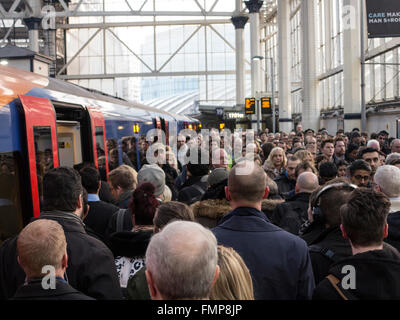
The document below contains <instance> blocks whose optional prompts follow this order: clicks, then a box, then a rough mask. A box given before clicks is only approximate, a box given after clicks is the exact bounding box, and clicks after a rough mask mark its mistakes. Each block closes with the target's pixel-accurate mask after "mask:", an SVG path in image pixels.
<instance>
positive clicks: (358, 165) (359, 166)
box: [349, 159, 372, 176]
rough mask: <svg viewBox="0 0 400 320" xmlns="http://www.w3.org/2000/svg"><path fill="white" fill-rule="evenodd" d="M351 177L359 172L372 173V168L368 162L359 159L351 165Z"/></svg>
mask: <svg viewBox="0 0 400 320" xmlns="http://www.w3.org/2000/svg"><path fill="white" fill-rule="evenodd" d="M349 170H350V175H351V176H353V175H354V173H355V172H356V171H357V170H365V171H368V172H371V171H372V170H371V166H370V165H369V164H368V162H367V161H365V160H363V159H358V160H356V161H354V162H353V163H352V164H351V165H350V168H349Z"/></svg>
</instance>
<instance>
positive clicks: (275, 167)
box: [263, 147, 287, 177]
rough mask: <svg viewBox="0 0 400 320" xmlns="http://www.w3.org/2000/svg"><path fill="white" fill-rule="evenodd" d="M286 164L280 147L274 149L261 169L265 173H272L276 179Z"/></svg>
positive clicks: (283, 152)
mask: <svg viewBox="0 0 400 320" xmlns="http://www.w3.org/2000/svg"><path fill="white" fill-rule="evenodd" d="M286 163H287V159H286V155H285V151H283V149H282V148H280V147H275V148H273V149H272V150H271V152H270V154H269V156H268V159H267V160H266V161H265V162H264V165H263V168H264V170H266V171H272V173H273V175H274V176H275V177H277V176H279V175H280V174H281V173H283V172H284V171H285V168H286Z"/></svg>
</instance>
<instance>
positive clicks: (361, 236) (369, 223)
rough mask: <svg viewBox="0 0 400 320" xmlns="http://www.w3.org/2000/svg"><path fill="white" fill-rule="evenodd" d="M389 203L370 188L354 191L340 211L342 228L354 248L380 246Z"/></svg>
mask: <svg viewBox="0 0 400 320" xmlns="http://www.w3.org/2000/svg"><path fill="white" fill-rule="evenodd" d="M389 209H390V201H389V199H388V197H387V196H386V195H384V194H383V193H382V192H376V191H374V190H372V189H370V188H358V189H356V190H354V191H353V192H352V193H351V194H350V197H349V199H348V202H347V203H346V204H345V205H343V206H342V207H341V209H340V215H341V218H342V224H343V228H344V230H345V231H346V234H347V236H348V237H349V239H350V240H351V242H352V243H353V244H354V245H355V246H370V245H375V244H381V243H382V240H383V229H384V226H385V224H386V218H387V216H388V214H389Z"/></svg>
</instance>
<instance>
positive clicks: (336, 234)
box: [309, 226, 352, 285]
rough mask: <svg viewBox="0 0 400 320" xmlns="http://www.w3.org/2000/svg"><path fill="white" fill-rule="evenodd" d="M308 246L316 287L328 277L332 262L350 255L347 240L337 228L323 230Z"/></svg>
mask: <svg viewBox="0 0 400 320" xmlns="http://www.w3.org/2000/svg"><path fill="white" fill-rule="evenodd" d="M309 246H310V247H309V248H310V257H311V263H312V267H313V273H314V279H315V284H316V285H317V284H318V283H320V282H321V281H322V280H323V279H324V278H325V277H326V276H327V275H328V273H329V269H330V267H331V265H332V264H333V263H334V262H336V261H339V260H340V259H343V258H347V257H350V256H351V255H352V251H351V246H350V243H349V240H347V239H344V238H343V236H342V231H341V230H340V227H339V226H337V227H333V228H329V229H324V230H323V231H322V232H321V233H320V235H319V237H318V238H317V239H315V240H314V241H311V242H310V244H309ZM327 250H330V251H327ZM331 254H333V256H331Z"/></svg>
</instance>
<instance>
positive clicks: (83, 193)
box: [82, 188, 89, 216]
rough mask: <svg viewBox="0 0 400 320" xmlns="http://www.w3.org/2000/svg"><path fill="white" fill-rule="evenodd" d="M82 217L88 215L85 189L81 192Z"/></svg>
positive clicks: (87, 200)
mask: <svg viewBox="0 0 400 320" xmlns="http://www.w3.org/2000/svg"><path fill="white" fill-rule="evenodd" d="M82 207H83V208H82V209H83V211H82V215H83V216H84V215H85V214H87V213H88V211H89V199H88V192H87V191H86V189H85V188H83V192H82Z"/></svg>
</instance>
